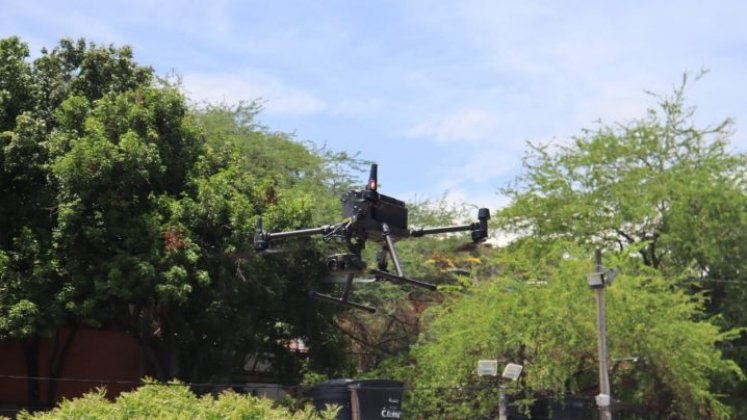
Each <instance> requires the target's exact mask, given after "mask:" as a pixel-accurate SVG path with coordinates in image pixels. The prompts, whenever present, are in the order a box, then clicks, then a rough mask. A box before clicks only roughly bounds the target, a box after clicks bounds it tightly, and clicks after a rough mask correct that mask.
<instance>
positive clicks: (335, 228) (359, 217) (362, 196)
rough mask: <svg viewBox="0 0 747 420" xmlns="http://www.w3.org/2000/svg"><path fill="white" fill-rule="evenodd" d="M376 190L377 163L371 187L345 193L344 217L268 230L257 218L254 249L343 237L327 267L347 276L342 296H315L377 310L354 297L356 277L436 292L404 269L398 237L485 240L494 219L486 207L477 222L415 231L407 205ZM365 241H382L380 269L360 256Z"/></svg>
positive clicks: (315, 296)
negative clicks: (454, 235) (463, 235)
mask: <svg viewBox="0 0 747 420" xmlns="http://www.w3.org/2000/svg"><path fill="white" fill-rule="evenodd" d="M377 188H378V177H377V165H376V164H372V165H371V174H370V176H369V181H368V184H367V185H366V188H365V189H363V190H355V191H350V192H347V193H345V194H344V195H343V196H342V198H341V202H342V215H343V217H344V220H343V221H342V222H340V223H337V224H334V225H325V226H320V227H318V228H310V229H300V230H292V231H286V232H266V231H265V230H264V229H263V227H262V219H261V218H258V219H257V227H256V233H255V235H254V249H255V250H256V251H258V252H261V251H265V250H267V249H269V248H270V243H271V242H272V241H275V240H278V239H285V238H293V237H304V236H314V235H322V237H323V238H324V240H325V241H328V240H332V239H339V240H340V241H341V242H342V243H344V244H345V246H346V247H347V250H348V252H347V253H344V254H336V255H332V256H330V257H328V258H327V268H328V269H329V271H330V274H333V275H338V276H344V277H345V286H344V289H343V292H342V296H341V297H339V298H336V297H333V296H329V295H325V294H321V293H318V292H312V293H311V296H312V297H314V298H316V299H320V300H324V301H327V302H331V303H336V304H339V305H344V306H348V307H351V308H355V309H362V310H364V311H368V312H372V313H373V312H376V309H375V308H372V307H370V306H365V305H361V304H359V303H355V302H351V301H350V300H349V297H350V291H351V289H352V285H353V280H354V279H355V277H356V276H359V277H360V276H362V275H367V274H368V275H372V276H373V277H374V278H375V279H376V280H387V281H392V282H395V283H404V284H410V285H413V286H418V287H424V288H426V289H430V290H436V286H435V285H433V284H430V283H426V282H422V281H419V280H414V279H410V278H408V277H405V274H404V272H403V271H402V264H401V262H400V259H399V256H398V255H397V251H396V249H395V247H394V242H395V240H398V239H407V238H419V237H422V236H425V235H435V234H441V233H451V232H471V236H472V240H473V241H474V242H482V241H484V240H485V239H487V237H488V220H489V219H490V211H489V210H488V209H485V208H482V209H479V210H478V212H477V220H478V221H477V222H475V223H470V224H466V225H455V226H445V227H435V228H419V229H411V228H409V227H408V224H407V207H406V206H405V203H404V202H403V201H400V200H397V199H396V198H392V197H389V196H386V195H384V194H380V193H379V192H378V191H377ZM366 241H373V242H377V243H379V244H380V245H381V247H382V249H381V252H379V254H378V256H377V258H376V260H377V261H376V262H377V267H376V268H375V269H366V264H365V262H364V261H363V259H362V258H361V252H362V251H363V249H364V248H365V244H366ZM389 258H391V260H392V262H393V263H394V268H395V272H394V273H391V272H389V270H388V260H389Z"/></svg>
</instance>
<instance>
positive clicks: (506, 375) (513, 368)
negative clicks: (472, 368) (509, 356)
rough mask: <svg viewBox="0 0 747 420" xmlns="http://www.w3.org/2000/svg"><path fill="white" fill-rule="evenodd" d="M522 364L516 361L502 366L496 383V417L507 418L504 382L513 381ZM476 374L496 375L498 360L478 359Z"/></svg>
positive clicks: (500, 419)
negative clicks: (498, 380) (501, 371)
mask: <svg viewBox="0 0 747 420" xmlns="http://www.w3.org/2000/svg"><path fill="white" fill-rule="evenodd" d="M522 369H524V366H522V365H518V364H516V363H508V364H507V365H506V367H505V368H503V373H502V374H501V378H500V382H499V383H498V419H499V420H506V419H507V414H506V412H507V410H506V384H507V383H508V382H511V381H515V380H517V379H518V378H519V375H521V371H522ZM477 374H478V375H479V376H498V361H497V360H480V361H478V362H477Z"/></svg>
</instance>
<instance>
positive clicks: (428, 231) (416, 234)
mask: <svg viewBox="0 0 747 420" xmlns="http://www.w3.org/2000/svg"><path fill="white" fill-rule="evenodd" d="M475 225H476V223H470V224H468V225H458V226H442V227H433V228H418V229H410V236H411V237H413V238H420V237H423V236H425V235H438V234H440V233H453V232H466V231H468V230H472V229H474V228H475Z"/></svg>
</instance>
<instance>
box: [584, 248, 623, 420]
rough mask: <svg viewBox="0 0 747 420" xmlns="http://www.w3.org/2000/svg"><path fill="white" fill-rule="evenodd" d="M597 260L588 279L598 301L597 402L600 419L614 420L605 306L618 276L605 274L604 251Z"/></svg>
mask: <svg viewBox="0 0 747 420" xmlns="http://www.w3.org/2000/svg"><path fill="white" fill-rule="evenodd" d="M594 259H595V260H596V265H597V266H596V271H595V272H593V273H591V274H589V275H588V276H587V277H586V282H587V283H588V284H589V287H591V288H592V289H593V290H594V291H595V292H596V295H595V296H596V301H597V331H598V340H599V395H597V396H596V398H595V400H596V403H597V407H599V417H600V418H601V419H602V420H612V411H611V410H610V401H611V400H612V396H611V391H610V377H609V373H608V372H609V368H608V366H607V357H608V354H607V322H606V321H607V320H606V309H605V305H604V288H605V286H607V285H611V284H612V280H614V278H615V276H616V275H617V271H616V270H610V271H609V272H608V273H605V271H604V266H603V265H602V250H600V249H597V250H596V252H595V253H594Z"/></svg>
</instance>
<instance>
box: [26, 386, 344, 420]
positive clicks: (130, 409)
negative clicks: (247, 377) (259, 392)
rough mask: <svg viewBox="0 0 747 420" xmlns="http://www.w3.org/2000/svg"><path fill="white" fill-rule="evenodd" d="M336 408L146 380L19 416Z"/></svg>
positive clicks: (266, 419)
mask: <svg viewBox="0 0 747 420" xmlns="http://www.w3.org/2000/svg"><path fill="white" fill-rule="evenodd" d="M336 415H337V409H336V408H332V409H327V410H325V411H323V412H322V413H317V412H316V411H314V409H313V408H312V407H311V406H306V407H304V408H303V409H301V410H297V411H294V412H291V411H290V410H289V409H287V408H284V407H276V406H275V405H274V404H273V401H272V400H269V399H267V398H260V397H254V396H251V395H242V394H238V393H236V392H234V391H230V390H228V391H224V392H222V393H221V394H220V395H218V396H217V397H214V396H212V395H210V394H207V395H203V396H197V395H195V394H194V393H193V392H192V391H191V390H190V389H189V388H188V387H187V386H186V385H183V384H180V383H178V382H172V383H169V384H156V383H152V382H149V383H146V384H145V385H143V386H141V387H140V388H138V389H136V390H134V391H131V392H125V393H122V394H121V395H119V397H117V399H116V400H115V401H110V400H108V399H107V398H106V390H105V389H104V388H99V389H98V390H96V391H94V392H90V393H88V394H86V395H83V396H82V397H80V398H76V399H74V400H65V401H63V402H62V403H60V405H59V406H58V407H57V408H55V409H54V410H52V411H48V412H39V413H28V412H22V413H21V414H20V415H19V417H18V418H19V419H21V420H29V419H59V418H64V419H81V420H82V419H100V418H107V419H175V418H180V419H247V420H249V419H257V420H325V419H327V420H331V419H334V418H336Z"/></svg>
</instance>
